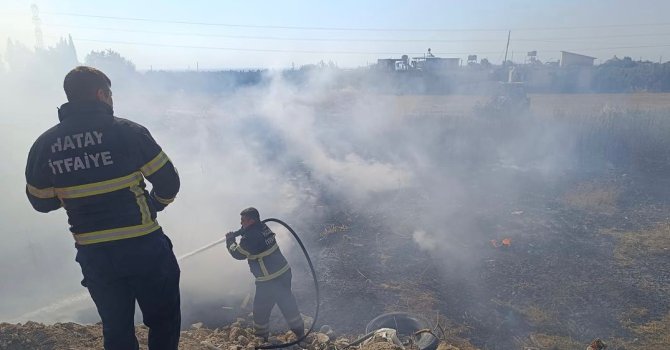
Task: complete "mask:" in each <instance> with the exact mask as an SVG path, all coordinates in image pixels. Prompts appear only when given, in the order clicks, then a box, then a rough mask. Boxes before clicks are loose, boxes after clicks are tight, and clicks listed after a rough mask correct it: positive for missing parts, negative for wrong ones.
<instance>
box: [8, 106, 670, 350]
mask: <svg viewBox="0 0 670 350" xmlns="http://www.w3.org/2000/svg"><path fill="white" fill-rule="evenodd" d="M384 98H388V99H389V101H390V102H391V103H395V104H396V106H397V108H396V109H397V110H398V111H399V112H398V113H401V114H403V115H407V116H410V117H412V116H416V117H419V116H439V117H449V116H454V117H458V116H462V115H463V114H464V113H467V111H471V110H472V108H473V106H474V105H476V104H477V103H480V102H481V101H482V99H483V98H482V97H477V96H465V97H463V96H446V97H445V96H419V97H417V96H397V97H384ZM669 107H670V94H633V95H619V94H617V95H532V96H531V106H530V108H531V111H535V112H536V113H537V114H538V115H541V114H543V113H548V114H551V115H555V114H556V113H566V114H584V115H587V114H588V113H599V112H601V111H603V109H624V108H644V109H650V110H658V111H663V110H668V109H669ZM557 111H558V112H557ZM601 168H602V169H601V170H599V171H598V172H589V171H586V170H585V171H577V172H575V173H571V174H570V175H569V176H567V175H561V176H556V177H555V178H551V179H549V180H547V178H542V177H541V176H539V175H538V173H536V172H533V171H529V170H525V169H521V168H518V167H517V168H514V167H509V166H502V165H501V164H488V165H487V166H486V167H481V168H477V169H475V170H474V171H471V169H467V171H464V172H463V174H462V178H459V179H458V180H459V181H458V183H459V186H460V188H459V189H458V190H459V191H461V192H464V193H467V196H466V198H465V199H466V200H467V203H464V204H463V206H462V207H456V208H451V209H450V210H449V213H448V217H444V218H442V219H443V220H444V225H443V227H444V230H445V231H447V230H449V233H450V235H447V236H448V237H449V239H448V240H440V241H435V242H430V244H429V246H430V247H433V249H423V248H421V247H420V246H418V245H417V242H416V241H417V233H416V232H415V227H416V223H417V222H421V220H422V219H425V218H426V217H427V216H433V217H435V216H438V217H439V216H440V215H441V214H442V211H441V208H432V207H431V206H430V205H431V203H432V202H431V201H430V200H429V199H430V198H431V197H434V196H436V195H438V193H436V192H437V191H431V189H418V190H416V189H409V190H401V191H397V192H392V193H385V194H382V195H379V197H378V198H374V203H377V205H376V206H374V207H365V208H360V207H355V206H353V205H352V204H351V203H348V202H346V201H339V200H335V199H321V202H320V203H317V204H318V205H319V206H323V207H324V208H327V210H326V209H324V211H323V212H322V214H321V215H320V216H319V217H317V218H312V219H311V220H312V221H310V222H309V223H306V224H303V225H302V227H299V228H297V229H298V231H299V232H309V233H311V235H307V236H306V238H305V241H306V242H305V243H306V245H307V246H308V249H309V250H310V253H311V254H312V255H313V260H314V261H315V262H316V263H315V265H316V268H317V275H318V276H319V282H320V284H321V293H322V294H321V295H322V303H321V306H322V309H321V317H320V320H319V324H329V325H331V326H332V327H333V328H334V329H335V330H337V331H339V332H341V334H343V335H348V338H349V339H354V338H355V337H356V336H358V335H360V334H362V333H363V332H364V330H365V326H366V323H367V322H368V321H369V320H370V319H371V318H372V317H375V316H377V315H379V314H382V313H384V312H390V311H408V312H413V313H417V314H420V315H423V316H424V317H425V318H427V319H429V320H430V321H431V322H432V323H433V325H434V326H435V329H434V332H438V334H439V335H440V336H441V337H443V338H444V339H445V340H447V344H448V345H449V346H452V347H455V348H458V349H501V350H508V349H524V350H536V349H559V350H561V349H566V350H567V349H585V348H586V347H587V346H588V344H589V343H590V342H591V341H592V340H593V339H595V338H601V339H603V340H604V341H605V342H606V343H607V344H608V345H609V347H608V349H609V350H624V349H626V350H638V349H639V350H647V349H670V240H669V237H670V214H668V213H670V178H669V177H667V175H666V174H664V173H663V172H640V171H631V169H629V168H625V167H617V166H615V165H612V166H609V165H608V166H603V167H601ZM475 172H479V173H476V174H475ZM481 172H487V174H486V178H493V179H495V180H496V181H499V182H495V181H493V182H492V183H491V184H482V183H480V182H478V181H477V178H478V177H477V176H475V175H481V174H480V173H481ZM496 184H505V186H500V187H496ZM408 203H409V204H408ZM473 208H474V209H473ZM473 211H474V212H473ZM445 212H446V210H445ZM389 213H401V214H395V215H389ZM444 215H447V214H444ZM293 220H294V221H297V222H300V221H301V220H300V218H299V217H298V216H296V217H295V218H293ZM503 240H507V242H508V244H503ZM430 247H428V248H430ZM306 273H307V271H306V270H305V268H304V266H302V267H301V266H294V276H303V275H306ZM310 282H311V281H309V280H306V279H302V280H301V279H300V278H296V285H297V286H296V288H297V293H298V297H299V299H301V300H306V301H305V302H306V303H307V302H310V303H311V300H313V294H311V293H312V292H311V290H312V289H311V287H310V284H309V283H310ZM304 312H306V313H309V312H310V311H309V310H307V311H304ZM207 326H208V327H209V328H205V327H202V328H190V329H188V330H185V331H184V332H183V333H182V343H181V344H182V348H183V349H217V348H221V349H226V350H232V349H233V347H235V350H242V349H243V348H245V347H246V346H248V344H246V345H241V343H239V344H238V343H235V341H239V339H238V338H239V335H238V337H237V338H235V339H237V340H231V337H230V334H231V332H232V328H231V326H230V325H226V326H221V327H219V325H207ZM239 326H241V325H238V328H244V327H239ZM217 327H218V328H217ZM245 332H247V333H248V331H245ZM237 333H239V331H238V332H237ZM138 334H139V339H146V329H145V328H142V327H140V328H138ZM247 335H248V334H247ZM247 340H249V339H247ZM142 341H143V342H144V343H143V346H146V343H145V340H142ZM242 342H244V340H242ZM343 342H345V340H342V343H343ZM329 344H330V345H333V346H334V347H337V340H334V341H333V342H331V343H329ZM237 345H239V346H241V348H239V347H237ZM330 345H323V344H321V345H319V347H320V349H323V348H328V347H329V346H330ZM100 346H101V330H100V326H99V325H90V326H82V325H77V324H72V323H63V324H56V325H52V326H44V325H40V324H35V323H27V324H24V325H12V324H2V325H0V349H31V348H35V349H89V348H100ZM446 348H447V347H446V345H445V346H443V349H446ZM370 350H372V349H370Z"/></svg>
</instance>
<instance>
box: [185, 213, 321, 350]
mask: <svg viewBox="0 0 670 350" xmlns="http://www.w3.org/2000/svg"><path fill="white" fill-rule="evenodd" d="M270 221H271V222H276V223H278V224H280V225H282V226H284V227H285V228H286V229H287V230H288V231H289V232H291V234H292V235H293V238H295V240H296V241H298V244H299V245H300V249H302V252H303V253H304V254H305V258H306V259H307V264H309V269H310V270H311V271H312V279H313V280H314V290H315V291H316V311H315V312H314V321H312V324H311V325H310V326H309V329H308V330H307V332H305V334H304V335H303V336H302V337H300V338H298V339H296V340H294V341H292V342H288V343H282V344H272V345H264V346H256V350H268V349H279V348H286V347H289V346H293V345H296V344H298V343H300V342H302V341H303V340H305V338H307V336H308V335H309V334H310V333H311V332H312V331H313V330H314V326H315V325H316V321H317V320H318V318H319V304H320V301H321V297H320V295H319V282H318V280H317V278H316V271H315V270H314V265H312V259H310V257H309V254H308V253H307V249H306V248H305V245H304V244H302V241H301V240H300V237H298V234H297V233H295V231H293V229H292V228H291V226H289V225H288V224H287V223H285V222H283V221H281V220H279V219H274V218H269V219H265V220H263V221H262V223H266V222H270ZM225 241H226V239H225V238H222V239H220V240H218V241H215V242H213V243H210V244H208V245H206V246H204V247H202V248H200V249H197V250H194V251H192V252H190V253H188V254H186V255H182V256H180V257H179V260H184V259H186V258H189V257H191V256H193V255H196V254H198V253H200V252H202V251H205V250H207V249H209V248H212V247H214V246H216V245H218V244H221V243H223V242H225Z"/></svg>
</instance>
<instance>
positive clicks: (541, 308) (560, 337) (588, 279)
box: [311, 170, 670, 349]
mask: <svg viewBox="0 0 670 350" xmlns="http://www.w3.org/2000/svg"><path fill="white" fill-rule="evenodd" d="M499 171H500V170H499ZM503 171H505V172H507V173H506V174H502V176H510V177H513V178H515V179H516V181H518V182H519V183H523V186H520V187H519V188H522V191H520V192H518V188H517V189H516V190H517V191H515V193H516V195H515V196H513V197H512V196H506V195H505V194H504V193H502V194H501V192H500V191H497V192H495V193H494V192H491V191H487V190H485V189H484V190H482V189H481V188H478V187H477V184H475V183H470V184H467V183H466V186H471V188H468V190H471V194H472V197H473V198H472V199H471V200H472V201H473V202H474V203H481V204H482V205H481V206H480V207H479V208H480V209H479V212H477V213H476V215H475V217H476V220H474V222H471V223H469V224H468V225H467V226H468V227H470V228H474V229H472V230H471V231H469V232H467V233H466V234H456V235H454V236H447V237H448V239H441V240H440V241H438V242H437V248H436V249H435V250H434V251H432V252H426V251H422V250H421V249H419V247H418V246H417V244H416V243H415V242H414V241H413V239H412V232H411V231H410V230H411V227H412V225H410V224H409V223H406V225H403V224H402V221H403V220H398V217H395V218H389V217H388V215H389V214H388V213H389V212H393V211H389V210H388V208H392V207H393V206H394V205H395V204H398V206H399V207H400V206H401V204H402V208H406V207H407V205H406V204H407V203H408V202H411V203H413V207H414V211H411V210H410V211H409V212H408V211H407V210H406V209H404V210H405V211H404V212H398V213H397V216H400V217H402V216H405V217H407V218H408V219H407V221H410V222H412V221H413V220H415V219H416V218H420V217H421V213H422V210H424V209H425V207H424V206H422V204H423V203H422V199H421V198H420V197H421V196H420V195H417V194H416V193H407V192H403V193H396V194H393V195H389V196H387V197H386V198H383V203H384V204H383V206H384V208H383V209H381V208H369V207H368V208H365V209H361V208H352V207H351V206H349V205H343V206H342V210H340V211H335V212H333V211H330V214H328V215H325V217H323V218H321V220H320V223H319V224H316V225H315V226H314V227H312V228H311V230H312V232H319V234H318V239H316V240H314V241H313V242H311V245H312V247H311V249H312V250H315V249H316V250H318V251H319V253H318V259H316V260H317V266H318V269H319V276H320V283H321V285H322V297H323V301H322V317H321V321H322V322H323V323H327V324H331V325H333V326H334V327H335V328H337V329H341V330H342V331H344V332H347V333H352V334H356V333H361V332H362V331H363V329H364V328H365V324H366V323H367V322H368V321H369V320H370V319H371V318H373V317H374V316H376V315H377V314H380V313H383V312H387V311H412V312H417V313H420V314H423V315H424V316H426V317H427V318H429V319H432V320H433V322H435V321H438V320H439V322H440V323H441V324H443V325H447V326H448V327H449V331H450V332H452V335H453V336H454V337H456V338H461V339H463V340H464V343H467V341H466V340H469V343H470V344H472V345H474V346H476V347H479V348H483V349H518V348H522V347H524V346H525V347H527V348H551V347H552V346H553V347H554V348H556V349H563V348H566V349H569V348H573V347H576V346H578V345H579V346H582V344H583V346H584V347H586V345H588V343H589V342H590V341H591V340H592V339H594V338H598V337H599V338H603V339H606V340H609V343H610V348H614V349H624V348H626V349H636V348H646V346H651V345H654V346H661V347H665V346H668V343H663V342H664V341H667V340H668V334H670V333H669V332H670V329H669V328H668V325H667V321H668V312H669V310H670V307H669V306H670V305H669V304H670V251H668V248H669V245H668V238H669V237H670V230H666V231H663V232H661V233H659V234H657V235H650V234H648V233H646V232H649V231H648V230H652V231H651V232H655V231H653V230H658V229H659V227H661V228H662V229H663V227H665V226H664V225H668V224H670V220H669V219H668V216H669V214H668V204H670V202H669V198H670V196H669V195H670V187H669V186H668V185H669V184H670V183H669V182H670V181H668V180H667V179H663V177H662V176H654V177H653V178H651V177H649V175H645V176H643V175H634V174H627V173H625V172H623V171H616V170H611V171H607V172H601V173H594V174H588V173H587V174H581V175H580V176H569V177H562V178H558V179H553V180H551V181H547V179H546V178H543V179H541V180H538V179H539V178H541V177H539V176H537V175H536V174H533V173H532V172H530V173H529V172H526V173H522V172H515V171H513V170H503ZM410 192H411V191H410ZM428 195H430V194H428ZM380 200H382V199H380ZM381 206H382V205H380V207H381ZM467 207H469V208H472V207H471V206H467ZM345 208H346V209H345ZM468 210H471V209H468ZM471 214H472V213H462V216H463V217H465V216H472V215H471ZM452 216H453V217H455V218H457V217H459V216H460V215H459V213H458V212H457V213H456V214H452ZM454 221H455V222H457V221H458V220H454ZM398 222H401V223H400V224H398ZM456 224H457V225H458V223H456ZM635 237H640V238H639V239H638V238H635ZM502 238H511V241H512V243H511V245H510V246H509V247H505V246H502V247H497V248H496V247H494V245H493V244H492V243H491V240H492V239H497V240H498V242H499V241H500V240H501V239H502ZM659 238H660V240H659V241H658V242H654V241H652V240H658V239H659ZM650 247H651V248H650ZM653 247H656V248H658V249H656V248H653ZM454 252H460V253H462V254H459V253H454ZM450 255H457V257H452V256H450ZM664 322H665V323H664Z"/></svg>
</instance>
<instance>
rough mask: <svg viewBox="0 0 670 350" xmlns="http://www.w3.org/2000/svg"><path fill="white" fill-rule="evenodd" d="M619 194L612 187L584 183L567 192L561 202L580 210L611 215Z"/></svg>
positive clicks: (617, 190) (618, 191)
mask: <svg viewBox="0 0 670 350" xmlns="http://www.w3.org/2000/svg"><path fill="white" fill-rule="evenodd" d="M620 192H621V191H620V190H619V189H617V188H616V187H615V186H614V185H608V184H599V183H596V182H584V183H581V184H579V185H577V186H576V187H575V188H573V189H572V190H570V191H569V192H567V193H566V194H565V195H564V196H563V202H564V203H565V204H566V205H568V206H570V207H573V208H576V209H580V210H588V211H596V212H600V213H606V214H613V213H614V212H615V211H616V204H617V199H618V198H619V194H620Z"/></svg>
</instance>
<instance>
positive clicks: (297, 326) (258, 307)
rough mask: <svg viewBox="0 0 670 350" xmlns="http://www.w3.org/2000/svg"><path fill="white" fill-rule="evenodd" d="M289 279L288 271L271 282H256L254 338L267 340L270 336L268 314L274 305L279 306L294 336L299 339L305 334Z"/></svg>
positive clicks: (290, 277) (290, 276)
mask: <svg viewBox="0 0 670 350" xmlns="http://www.w3.org/2000/svg"><path fill="white" fill-rule="evenodd" d="M291 279H292V275H291V270H289V271H287V272H285V273H284V274H283V275H281V276H279V277H277V278H275V279H273V280H270V281H266V282H256V296H255V297H254V310H253V312H254V333H255V335H256V336H258V337H262V338H266V339H267V338H268V336H269V335H270V313H271V312H272V308H274V306H275V304H277V306H279V310H280V311H281V313H282V315H284V319H286V322H287V323H288V326H289V328H290V329H291V330H292V331H293V333H295V335H297V336H298V337H301V336H302V335H303V334H304V333H305V325H304V323H303V321H302V316H301V315H300V311H299V310H298V304H297V303H296V301H295V297H294V296H293V292H292V291H291Z"/></svg>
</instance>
